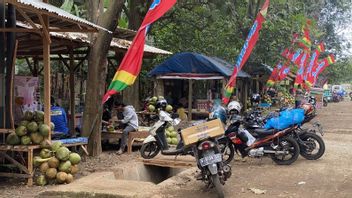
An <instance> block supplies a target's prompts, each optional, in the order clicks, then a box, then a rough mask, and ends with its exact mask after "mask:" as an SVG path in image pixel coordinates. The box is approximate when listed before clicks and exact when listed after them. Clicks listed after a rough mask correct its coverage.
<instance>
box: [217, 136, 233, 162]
mask: <svg viewBox="0 0 352 198" xmlns="http://www.w3.org/2000/svg"><path fill="white" fill-rule="evenodd" d="M219 148H220V152H221V154H222V162H223V163H224V164H229V163H230V162H231V161H232V160H233V158H234V157H235V148H234V147H233V145H232V143H231V142H228V141H226V142H225V141H219Z"/></svg>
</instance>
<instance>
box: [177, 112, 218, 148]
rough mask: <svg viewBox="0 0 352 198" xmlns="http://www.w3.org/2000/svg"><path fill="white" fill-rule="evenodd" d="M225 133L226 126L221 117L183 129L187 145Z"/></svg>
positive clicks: (183, 136)
mask: <svg viewBox="0 0 352 198" xmlns="http://www.w3.org/2000/svg"><path fill="white" fill-rule="evenodd" d="M224 133H225V132H224V127H223V125H222V122H221V121H220V120H219V119H216V120H212V121H209V122H204V123H202V124H198V125H196V126H192V127H189V128H186V129H183V130H182V131H181V135H182V139H183V142H184V145H185V146H189V145H191V144H194V143H196V142H198V141H200V140H202V139H206V138H214V137H218V136H222V135H224Z"/></svg>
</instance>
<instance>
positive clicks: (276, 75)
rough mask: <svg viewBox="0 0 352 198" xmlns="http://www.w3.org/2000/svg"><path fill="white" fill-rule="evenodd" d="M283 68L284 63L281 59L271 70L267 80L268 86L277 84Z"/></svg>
mask: <svg viewBox="0 0 352 198" xmlns="http://www.w3.org/2000/svg"><path fill="white" fill-rule="evenodd" d="M281 68H282V63H281V61H279V62H278V63H277V65H276V67H275V68H274V69H273V71H272V72H271V75H270V77H269V80H268V81H267V82H266V84H267V86H268V87H271V86H273V85H274V84H275V82H276V81H278V80H279V72H280V70H281Z"/></svg>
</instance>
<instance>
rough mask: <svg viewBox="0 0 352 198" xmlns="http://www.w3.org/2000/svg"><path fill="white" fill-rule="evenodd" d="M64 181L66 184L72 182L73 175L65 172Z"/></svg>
mask: <svg viewBox="0 0 352 198" xmlns="http://www.w3.org/2000/svg"><path fill="white" fill-rule="evenodd" d="M65 182H66V183H67V184H69V183H71V182H73V175H71V174H67V177H66V180H65Z"/></svg>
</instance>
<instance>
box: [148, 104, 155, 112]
mask: <svg viewBox="0 0 352 198" xmlns="http://www.w3.org/2000/svg"><path fill="white" fill-rule="evenodd" d="M148 111H150V112H154V111H155V106H154V105H152V104H150V105H149V106H148Z"/></svg>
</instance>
